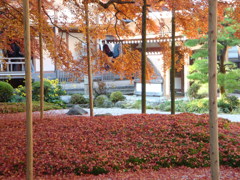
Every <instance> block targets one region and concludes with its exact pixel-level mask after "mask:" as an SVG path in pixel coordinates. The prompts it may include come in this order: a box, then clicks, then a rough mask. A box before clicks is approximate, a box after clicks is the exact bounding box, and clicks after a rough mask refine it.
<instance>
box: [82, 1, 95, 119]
mask: <svg viewBox="0 0 240 180" xmlns="http://www.w3.org/2000/svg"><path fill="white" fill-rule="evenodd" d="M84 5H85V18H86V41H87V60H88V90H89V106H90V116H93V87H92V86H93V81H92V65H91V56H90V35H89V19H88V0H85V3H84Z"/></svg>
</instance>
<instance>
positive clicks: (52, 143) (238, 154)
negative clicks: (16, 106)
mask: <svg viewBox="0 0 240 180" xmlns="http://www.w3.org/2000/svg"><path fill="white" fill-rule="evenodd" d="M33 125H34V174H35V175H36V176H37V177H44V176H50V177H51V176H54V177H56V176H63V175H64V176H68V175H69V176H72V177H79V176H80V175H81V176H82V177H84V176H85V175H84V174H94V175H98V174H106V173H109V174H108V175H101V176H102V178H104V177H107V176H112V177H116V178H118V177H119V178H121V176H125V175H126V177H128V176H129V177H131V176H133V175H134V173H133V174H131V172H134V171H137V172H139V173H137V174H136V173H135V175H134V176H136V177H137V176H138V175H139V174H140V175H141V173H143V174H144V173H145V174H146V173H147V174H146V176H148V175H149V176H152V177H153V179H154V178H155V176H156V177H159V178H160V177H161V173H160V172H161V171H162V172H163V174H172V173H170V172H168V171H169V169H168V168H169V167H171V168H172V167H173V168H174V169H176V171H177V172H179V173H177V174H179V176H178V177H182V176H184V172H185V175H187V174H188V173H187V171H193V172H195V170H194V169H190V168H189V170H187V171H186V166H187V167H191V168H194V167H209V133H208V131H209V126H208V116H207V115H194V114H188V113H182V114H179V115H161V114H151V115H147V114H145V115H141V114H139V115H135V114H132V115H122V116H105V117H92V118H91V117H81V116H76V117H71V116H67V115H61V116H59V115H48V116H46V117H45V118H44V119H43V120H40V119H39V115H37V114H36V115H34V122H33ZM0 129H1V131H0V142H1V146H0V152H1V154H0V179H1V178H7V177H23V176H24V174H25V154H26V152H25V146H26V142H25V134H26V129H25V114H24V113H17V114H1V115H0ZM219 143H220V163H221V165H224V167H223V170H224V171H226V172H229V173H230V174H229V173H228V174H226V173H223V174H224V175H225V176H226V177H227V176H230V177H232V178H230V179H234V177H239V176H238V175H239V171H240V124H239V123H231V122H229V121H227V120H224V119H219ZM182 166H185V167H182ZM229 166H231V168H229ZM175 167H182V168H175ZM162 168H164V169H162ZM174 169H173V170H174ZM181 169H182V170H181ZM148 170H149V172H150V171H151V173H149V172H148ZM152 170H158V171H152ZM118 172H119V173H120V174H114V173H118ZM121 172H128V173H124V174H125V175H123V174H121ZM158 172H159V173H158ZM198 172H200V175H199V174H194V173H193V174H192V173H191V175H192V176H194V175H196V176H199V179H201V178H202V177H206V176H208V177H209V175H208V168H200V169H197V170H196V173H198ZM186 173H187V174H186ZM206 174H207V175H206ZM83 175H84V176H83ZM140 175H139V176H140ZM172 175H173V174H172ZM101 176H97V177H96V178H100V177H101ZM192 176H189V177H192ZM89 177H90V178H91V176H89ZM92 177H93V176H92ZM94 177H95V176H94ZM86 178H87V177H86ZM57 179H58V178H57ZM74 179H75V178H74ZM172 179H174V176H173V178H172ZM176 179H179V178H176ZM180 179H181V178H180ZM183 179H184V177H183ZM185 179H188V178H185ZM190 179H192V178H190Z"/></svg>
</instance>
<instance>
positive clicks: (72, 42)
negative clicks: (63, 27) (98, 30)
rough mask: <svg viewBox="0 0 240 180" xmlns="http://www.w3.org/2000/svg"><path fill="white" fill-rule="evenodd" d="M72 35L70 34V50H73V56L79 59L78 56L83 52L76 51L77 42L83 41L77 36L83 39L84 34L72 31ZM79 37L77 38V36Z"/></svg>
mask: <svg viewBox="0 0 240 180" xmlns="http://www.w3.org/2000/svg"><path fill="white" fill-rule="evenodd" d="M70 34H71V35H72V36H71V35H69V37H68V46H69V50H70V51H71V52H72V55H73V58H74V59H77V57H78V56H79V55H80V54H81V53H80V52H77V51H76V44H77V43H82V42H81V41H79V40H78V39H77V38H79V39H83V35H82V34H81V33H70ZM75 37H77V38H75Z"/></svg>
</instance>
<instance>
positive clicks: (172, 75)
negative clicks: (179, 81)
mask: <svg viewBox="0 0 240 180" xmlns="http://www.w3.org/2000/svg"><path fill="white" fill-rule="evenodd" d="M170 90H171V114H175V8H174V7H173V9H172V46H171V70H170Z"/></svg>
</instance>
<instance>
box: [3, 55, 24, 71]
mask: <svg viewBox="0 0 240 180" xmlns="http://www.w3.org/2000/svg"><path fill="white" fill-rule="evenodd" d="M24 71H25V58H24V57H15V58H1V57H0V72H24Z"/></svg>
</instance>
